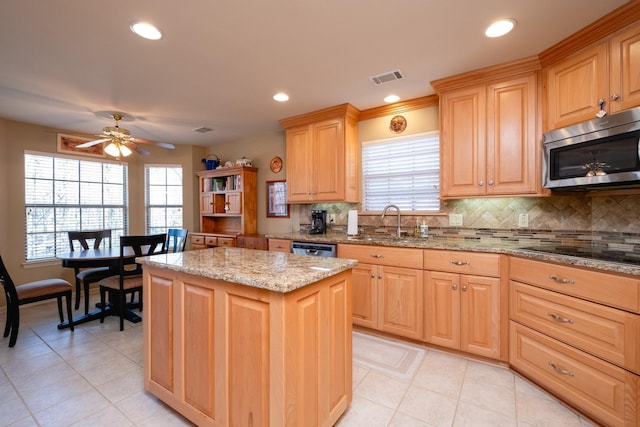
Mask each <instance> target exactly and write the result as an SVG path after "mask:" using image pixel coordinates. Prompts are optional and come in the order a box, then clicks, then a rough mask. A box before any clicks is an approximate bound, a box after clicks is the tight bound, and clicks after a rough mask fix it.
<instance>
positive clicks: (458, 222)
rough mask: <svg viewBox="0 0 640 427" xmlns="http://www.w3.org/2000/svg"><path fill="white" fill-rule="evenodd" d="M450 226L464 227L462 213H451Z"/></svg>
mask: <svg viewBox="0 0 640 427" xmlns="http://www.w3.org/2000/svg"><path fill="white" fill-rule="evenodd" d="M449 226H451V227H462V214H449Z"/></svg>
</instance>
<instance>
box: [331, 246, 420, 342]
mask: <svg viewBox="0 0 640 427" xmlns="http://www.w3.org/2000/svg"><path fill="white" fill-rule="evenodd" d="M338 256H339V257H341V258H351V259H357V260H358V261H360V263H359V264H358V265H357V266H356V267H355V268H354V269H353V270H352V271H353V324H354V325H359V326H364V327H367V328H371V329H377V330H380V331H384V332H388V333H391V334H395V335H399V336H403V337H407V338H412V339H416V340H420V339H422V336H423V329H422V328H423V323H424V322H423V306H422V301H423V288H424V284H423V272H422V268H421V267H422V259H421V257H422V250H420V249H405V248H389V247H380V246H367V245H348V244H341V245H338ZM373 259H375V260H376V261H377V263H376V264H372V263H370V262H371V260H373ZM387 264H390V265H387ZM398 265H400V266H398ZM405 266H407V267H405ZM408 267H416V268H408Z"/></svg>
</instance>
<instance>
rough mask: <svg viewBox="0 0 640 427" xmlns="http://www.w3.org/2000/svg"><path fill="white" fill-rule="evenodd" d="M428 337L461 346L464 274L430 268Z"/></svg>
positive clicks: (426, 310)
mask: <svg viewBox="0 0 640 427" xmlns="http://www.w3.org/2000/svg"><path fill="white" fill-rule="evenodd" d="M424 274H425V281H426V295H425V299H424V301H425V302H424V313H425V326H424V327H425V341H427V342H428V343H431V344H436V345H441V346H443V347H449V348H455V349H459V348H460V296H459V293H460V292H459V285H460V275H458V274H454V273H443V272H440V271H426V272H425V273H424Z"/></svg>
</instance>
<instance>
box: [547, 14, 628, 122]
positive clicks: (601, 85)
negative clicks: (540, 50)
mask: <svg viewBox="0 0 640 427" xmlns="http://www.w3.org/2000/svg"><path fill="white" fill-rule="evenodd" d="M543 58H544V56H543ZM543 81H544V89H545V90H544V108H545V123H544V131H548V130H551V129H557V128H560V127H564V126H568V125H571V124H575V123H579V122H582V121H585V120H590V119H594V118H596V114H598V112H599V111H600V104H601V103H602V106H603V107H602V108H603V110H604V111H605V112H606V113H608V114H611V113H615V112H617V111H620V110H625V109H628V108H631V107H635V106H638V105H640V24H634V25H631V26H629V27H627V28H625V29H624V30H622V31H620V32H618V33H615V34H613V35H612V36H610V37H608V38H606V39H604V40H602V41H600V42H598V43H595V44H592V45H590V46H588V47H586V48H584V49H582V50H580V51H579V52H577V53H574V54H571V55H569V56H566V57H564V58H562V59H560V60H558V61H555V62H553V63H551V64H549V65H545V67H544V70H543Z"/></svg>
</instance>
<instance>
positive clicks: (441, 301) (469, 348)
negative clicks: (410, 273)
mask: <svg viewBox="0 0 640 427" xmlns="http://www.w3.org/2000/svg"><path fill="white" fill-rule="evenodd" d="M425 283H426V295H425V341H427V342H429V343H432V344H436V345H441V346H443V347H448V348H453V349H456V350H462V351H465V352H468V353H473V354H477V355H480V356H485V357H490V358H493V359H498V358H500V279H499V278H494V277H482V276H468V275H463V274H455V273H446V272H440V271H427V272H425Z"/></svg>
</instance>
